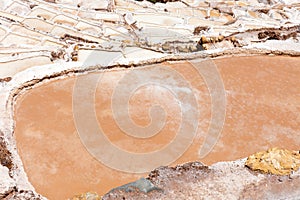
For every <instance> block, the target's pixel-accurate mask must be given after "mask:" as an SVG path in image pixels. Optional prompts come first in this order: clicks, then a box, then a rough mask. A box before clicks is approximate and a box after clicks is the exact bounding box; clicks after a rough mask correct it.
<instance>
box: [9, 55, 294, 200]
mask: <svg viewBox="0 0 300 200" xmlns="http://www.w3.org/2000/svg"><path fill="white" fill-rule="evenodd" d="M197 62H199V60H198V61H197ZM214 63H215V64H216V66H217V68H218V70H219V72H220V75H221V78H222V80H223V83H224V87H225V93H226V102H227V104H226V118H225V124H224V127H223V130H222V132H221V135H220V138H219V140H218V141H217V143H216V145H215V146H214V148H213V149H212V151H211V152H210V153H209V154H208V155H207V156H206V157H204V158H200V157H199V149H200V147H201V146H202V144H203V142H204V140H205V137H206V136H207V131H208V129H209V125H210V120H211V114H212V113H211V100H210V96H209V91H208V89H207V85H206V83H205V81H204V80H203V78H202V77H201V76H199V75H197V74H196V73H195V68H192V67H191V66H190V65H189V64H188V63H187V62H185V61H181V62H180V61H176V62H166V63H163V65H165V66H166V67H170V69H173V70H177V71H178V72H179V73H180V74H181V75H183V76H184V77H185V80H188V81H190V84H191V85H192V88H193V89H194V94H195V95H196V97H197V101H198V109H199V111H200V115H199V119H198V123H199V126H198V130H197V134H196V136H195V138H194V141H193V144H192V145H191V146H190V147H189V149H188V150H187V151H186V152H185V153H184V154H183V155H182V157H180V158H179V159H178V160H176V161H175V162H174V163H171V165H175V164H178V163H183V162H188V161H195V160H200V161H201V162H204V163H205V164H212V163H214V162H217V161H228V160H235V159H239V158H243V157H246V156H248V155H250V154H252V153H254V152H257V151H260V150H265V149H267V148H269V147H273V146H279V147H281V148H287V149H297V148H298V144H299V142H300V141H299V137H298V134H297V133H298V132H299V131H300V130H299V126H298V124H299V123H300V119H299V117H297V113H298V111H299V109H300V105H299V102H300V99H299V95H298V94H299V90H300V88H299V85H300V82H299V81H300V80H299V79H298V77H299V75H300V71H299V68H298V66H299V59H298V58H296V57H284V56H277V57H273V56H248V57H232V58H220V59H215V60H214ZM151 68H155V65H152V66H145V67H142V68H136V69H135V70H142V71H147V70H149V69H151ZM128 70H130V69H128ZM128 70H126V69H122V70H118V69H116V70H108V71H105V72H97V73H98V74H99V75H103V76H102V78H101V81H100V82H99V85H98V87H97V91H96V94H95V97H96V105H95V109H96V115H97V119H98V123H99V126H101V128H102V129H103V131H104V133H105V134H106V136H107V137H108V138H109V139H110V140H111V142H112V143H114V144H115V145H117V146H119V147H120V148H122V149H125V150H127V151H131V152H151V151H154V150H157V149H160V148H162V147H164V145H166V144H168V143H169V142H170V141H171V140H172V138H174V137H175V135H176V131H177V130H178V127H179V125H180V122H181V119H180V116H181V115H180V106H179V105H178V102H176V99H175V98H174V96H172V93H170V92H169V91H168V90H164V89H161V88H156V87H154V86H151V85H150V86H145V87H142V88H140V90H138V91H137V92H136V93H135V94H134V95H133V96H132V98H131V99H130V104H129V105H130V106H129V113H130V116H131V117H132V120H133V121H134V122H135V123H136V124H138V125H140V126H146V125H147V124H149V123H150V119H149V116H148V115H147V112H148V108H150V107H151V106H152V105H153V104H155V103H157V104H160V105H162V106H163V108H164V109H165V111H166V113H167V116H166V119H167V121H166V124H165V126H164V128H163V129H162V130H161V132H159V134H157V135H155V136H154V137H151V138H148V139H135V138H132V137H131V136H128V135H126V134H124V133H123V132H122V131H121V130H120V128H119V127H118V126H117V124H116V122H115V121H114V118H113V115H112V111H111V96H112V92H113V89H114V88H115V87H116V85H117V84H118V81H119V80H121V78H122V77H123V76H124V74H126V73H127V72H128ZM92 75H93V74H87V75H82V76H86V77H88V76H92ZM286 77H288V79H287V78H286ZM74 83H75V77H70V78H67V79H62V80H56V81H51V82H49V83H46V84H43V85H40V86H37V87H35V88H33V89H31V90H29V91H27V92H26V93H24V94H22V95H21V96H20V97H19V98H18V100H17V103H16V107H15V120H16V124H15V125H16V127H15V139H16V141H17V147H18V152H19V154H20V156H21V159H22V161H23V164H24V167H25V171H26V173H27V174H28V178H29V181H30V182H31V183H32V184H33V186H34V187H35V188H36V190H37V192H39V193H41V194H42V195H44V196H46V197H48V198H50V199H65V198H67V197H71V196H73V195H74V194H76V193H83V192H87V191H96V192H98V193H99V194H104V193H105V192H107V191H109V190H110V189H111V188H113V187H116V186H119V185H122V184H125V183H128V182H130V181H133V180H137V179H138V178H140V177H141V176H143V175H144V176H145V174H128V173H125V172H119V171H116V170H113V169H111V168H108V167H106V166H105V165H103V164H101V163H100V162H98V161H97V160H95V159H94V158H93V157H92V156H91V155H90V154H89V153H88V152H87V150H86V149H85V148H84V146H83V145H82V143H81V141H80V139H79V136H78V133H77V131H76V127H75V125H74V121H73V113H72V93H73V86H74ZM195 109H196V108H195ZM50 122H51V123H50ZM207 137H211V136H209V135H208V136H207ZM212 140H213V138H212V139H211V140H210V141H212ZM28 144H31V145H28ZM32 160H35V162H32ZM124 162H127V161H124ZM124 164H125V163H124ZM132 164H134V163H132ZM157 167H158V166H157ZM62 177H63V178H62Z"/></svg>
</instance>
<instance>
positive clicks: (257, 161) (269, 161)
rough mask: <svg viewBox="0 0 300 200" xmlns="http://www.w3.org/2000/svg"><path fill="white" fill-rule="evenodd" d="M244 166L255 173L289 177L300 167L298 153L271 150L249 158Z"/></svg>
mask: <svg viewBox="0 0 300 200" xmlns="http://www.w3.org/2000/svg"><path fill="white" fill-rule="evenodd" d="M245 165H246V166H247V167H249V168H250V169H252V170H255V171H256V170H258V171H261V172H264V173H271V174H276V175H289V174H290V173H291V172H292V171H297V170H298V169H299V167H300V152H299V151H289V150H286V149H280V148H271V149H268V150H267V151H261V152H258V153H255V154H253V155H251V156H249V157H248V159H247V161H246V163H245Z"/></svg>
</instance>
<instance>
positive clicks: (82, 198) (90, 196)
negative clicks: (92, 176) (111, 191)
mask: <svg viewBox="0 0 300 200" xmlns="http://www.w3.org/2000/svg"><path fill="white" fill-rule="evenodd" d="M100 199H101V197H100V196H99V195H98V194H97V193H96V192H87V193H84V194H80V195H76V196H74V197H72V198H70V199H69V200H100Z"/></svg>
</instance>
